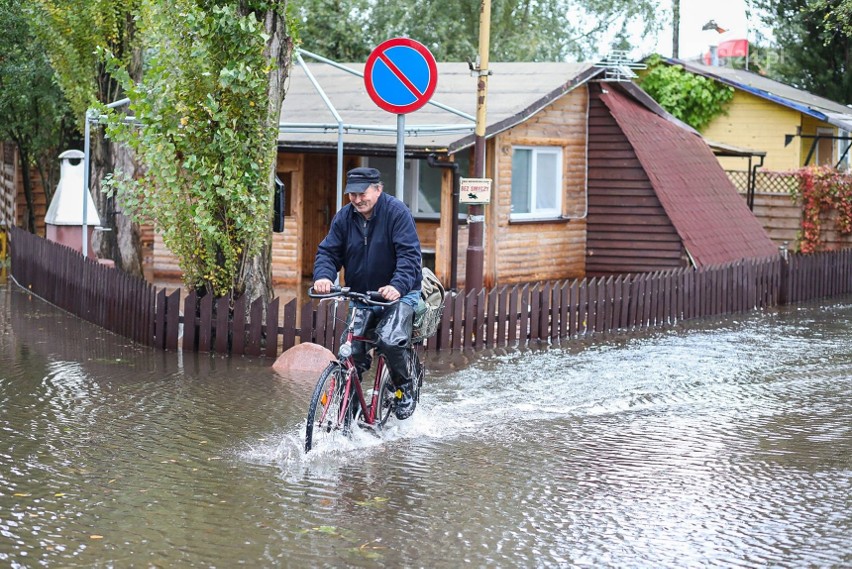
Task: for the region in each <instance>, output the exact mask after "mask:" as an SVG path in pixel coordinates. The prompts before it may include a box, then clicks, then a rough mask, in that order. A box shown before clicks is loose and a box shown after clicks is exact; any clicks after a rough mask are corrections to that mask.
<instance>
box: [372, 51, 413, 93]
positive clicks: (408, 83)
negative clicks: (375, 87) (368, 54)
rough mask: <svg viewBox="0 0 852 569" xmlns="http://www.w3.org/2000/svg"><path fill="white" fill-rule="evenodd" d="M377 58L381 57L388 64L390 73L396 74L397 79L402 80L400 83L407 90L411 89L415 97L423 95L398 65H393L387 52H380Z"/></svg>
mask: <svg viewBox="0 0 852 569" xmlns="http://www.w3.org/2000/svg"><path fill="white" fill-rule="evenodd" d="M379 59H381V60H382V61H383V62H384V64H385V65H387V66H388V69H390V70H391V73H393V74H394V75H395V76H396V78H397V79H399V80H400V81H402V84H403V85H405V86H406V87H407V88H408V90H409V91H411V92H412V93H413V94H414V96H415V97H417V98H418V99H420V98H422V97H423V92H422V91H420V89H418V88H417V87H416V86H415V85H414V83H412V82H411V81H410V80H409V79H408V77H406V76H405V74H404V73H403V72H402V71H400V69H399V67H397V66H396V65H394V62H393V61H391V60H390V58H388V56H387V54H385V53H380V54H379Z"/></svg>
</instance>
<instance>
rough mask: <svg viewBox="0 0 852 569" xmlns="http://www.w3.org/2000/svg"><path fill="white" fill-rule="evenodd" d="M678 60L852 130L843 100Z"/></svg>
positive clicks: (756, 76)
mask: <svg viewBox="0 0 852 569" xmlns="http://www.w3.org/2000/svg"><path fill="white" fill-rule="evenodd" d="M670 61H675V60H670ZM678 63H679V64H680V65H683V66H684V68H685V69H687V70H690V71H693V72H696V73H699V74H701V75H708V76H713V77H716V78H719V79H721V80H723V81H725V82H727V83H729V84H736V85H741V86H744V87H747V88H748V89H749V90H750V91H752V92H755V91H756V92H758V93H765V94H767V95H769V96H774V97H775V98H778V99H783V100H786V101H789V102H791V103H793V104H797V105H802V106H805V107H807V108H809V109H812V110H814V111H817V112H819V113H822V114H824V115H825V116H826V117H828V121H827V122H829V123H831V124H834V125H835V126H839V127H841V128H844V129H846V130H850V129H852V108H850V107H848V106H845V105H843V104H841V103H838V102H835V101H831V100H829V99H826V98H824V97H820V96H817V95H814V94H812V93H809V92H808V91H805V90H803V89H798V88H796V87H793V86H790V85H787V84H785V83H781V82H780V81H775V80H774V79H770V78H769V77H765V76H763V75H760V74H758V73H753V72H751V71H745V70H742V69H731V68H729V67H714V66H711V65H703V64H700V63H695V62H683V61H678Z"/></svg>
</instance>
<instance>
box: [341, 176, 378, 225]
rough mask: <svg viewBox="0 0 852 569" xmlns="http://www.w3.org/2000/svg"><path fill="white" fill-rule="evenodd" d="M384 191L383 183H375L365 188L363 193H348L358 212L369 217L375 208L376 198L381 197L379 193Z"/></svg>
mask: <svg viewBox="0 0 852 569" xmlns="http://www.w3.org/2000/svg"><path fill="white" fill-rule="evenodd" d="M381 193H382V185H381V184H373V185H372V186H370V187H368V188H367V189H366V190H364V192H363V193H360V194H358V193H355V192H352V193H349V194H346V195H348V196H349V201H350V202H351V203H352V206H353V207H354V208H355V209H356V210H358V213H360V214H361V215H363V216H364V217H366V218H369V217H370V215H372V213H373V208H374V207H375V205H376V200H377V199H379V194H381Z"/></svg>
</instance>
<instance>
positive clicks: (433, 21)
mask: <svg viewBox="0 0 852 569" xmlns="http://www.w3.org/2000/svg"><path fill="white" fill-rule="evenodd" d="M294 5H295V6H296V8H297V15H298V20H299V26H300V34H299V35H300V38H301V39H302V40H303V45H304V47H305V49H307V50H309V51H313V52H316V53H319V54H320V55H323V56H325V57H329V58H331V59H335V60H338V61H364V60H365V59H366V58H367V55H368V54H369V53H370V50H371V49H372V48H373V47H375V46H376V45H378V44H379V43H381V42H382V41H384V40H386V39H388V38H391V37H395V36H408V37H412V38H415V39H417V40H418V41H420V42H422V43H423V44H424V45H426V46H427V47H428V48H429V50H430V51H431V52H432V54H433V55H434V56H435V58H436V59H438V60H439V61H469V60H472V59H473V58H475V57H476V54H477V53H478V41H479V13H480V2H471V1H469V0H444V1H437V0H400V1H398V2H370V1H368V0H294ZM657 5H658V2H657V1H656V0H638V1H637V0H590V1H588V2H583V3H579V2H571V1H570V0H492V2H491V41H490V58H491V60H492V61H560V60H564V59H566V58H568V57H573V58H578V59H583V58H588V57H593V56H596V55H600V54H606V52H607V51H609V50H610V49H613V48H617V49H624V48H625V38H627V37H628V36H629V33H628V26H629V25H631V24H634V23H635V22H639V23H641V24H642V26H643V27H642V31H643V33H650V32H652V31H655V30H658V29H660V26H661V22H660V21H659V20H658V18H657V13H656V10H657V8H658V6H657ZM607 42H608V43H607Z"/></svg>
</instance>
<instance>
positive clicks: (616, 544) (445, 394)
mask: <svg viewBox="0 0 852 569" xmlns="http://www.w3.org/2000/svg"><path fill="white" fill-rule="evenodd" d="M850 331H852V299H848V298H846V299H841V300H840V301H832V302H830V303H828V302H827V303H824V304H809V305H800V306H797V307H790V308H784V309H780V310H778V311H768V312H762V313H753V314H749V315H743V316H736V317H731V318H728V319H721V320H713V321H703V322H700V323H691V324H689V325H688V326H682V327H678V328H677V329H675V330H667V331H659V332H654V333H646V334H642V335H633V334H624V335H617V336H606V337H601V338H598V339H596V340H595V341H594V342H586V341H576V340H575V341H570V342H566V343H564V344H563V345H562V346H561V347H548V348H542V349H528V350H518V351H511V352H508V353H503V354H499V353H485V354H480V355H477V356H475V357H474V356H472V355H469V356H468V357H467V358H465V357H453V358H448V357H446V356H443V357H442V359H438V358H437V356H432V357H431V361H430V366H431V372H430V375H429V379H428V380H427V383H426V385H425V386H424V391H423V395H422V399H421V405H420V407H419V408H418V411H417V413H416V414H415V415H414V417H412V419H410V420H408V421H404V422H394V421H395V420H394V419H392V420H391V421H392V422H393V425H392V426H391V428H390V429H389V430H388V431H387V432H386V433H384V436H383V438H378V437H376V436H374V435H370V434H359V435H358V436H356V437H355V438H354V440H353V441H352V442H351V443H349V444H346V445H344V446H342V447H341V448H339V449H338V450H337V451H336V452H328V453H309V454H308V455H307V456H306V455H305V454H304V453H303V451H302V445H303V441H302V438H301V437H302V433H303V431H304V426H303V424H302V423H303V421H304V415H305V412H306V409H307V405H308V398H309V396H310V392H311V389H312V387H313V382H314V380H315V378H314V377H310V376H307V375H305V374H301V375H300V374H294V375H293V376H287V377H285V376H282V375H278V374H276V373H275V372H273V371H271V369H270V368H269V361H264V360H252V359H247V358H232V359H227V358H222V357H217V356H207V355H201V356H196V355H182V354H175V353H162V352H156V351H153V350H149V349H147V348H140V347H135V346H133V345H130V344H129V343H127V342H126V341H124V340H122V339H120V338H118V337H116V336H113V335H112V334H109V333H107V332H104V331H101V330H99V329H97V328H94V327H92V326H90V325H88V324H85V323H83V322H81V321H80V320H78V319H76V318H74V317H72V316H70V315H67V314H65V313H62V312H60V311H58V310H56V309H54V308H52V307H50V306H49V305H46V304H45V303H43V302H41V301H40V300H38V299H35V298H32V297H29V296H27V295H26V294H25V293H23V292H22V291H20V289H17V288H16V287H15V286H14V285H3V286H2V287H0V431H2V434H0V437H2V438H0V566H8V567H222V568H230V567H235V566H238V565H244V566H249V567H323V566H325V567H447V568H455V567H463V566H467V567H571V566H578V567H655V568H657V567H678V568H680V567H767V566H774V567H841V566H847V567H848V566H850V565H852V538H850V535H852V418H851V417H852V398H850V394H852V389H851V388H852V335H850Z"/></svg>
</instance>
